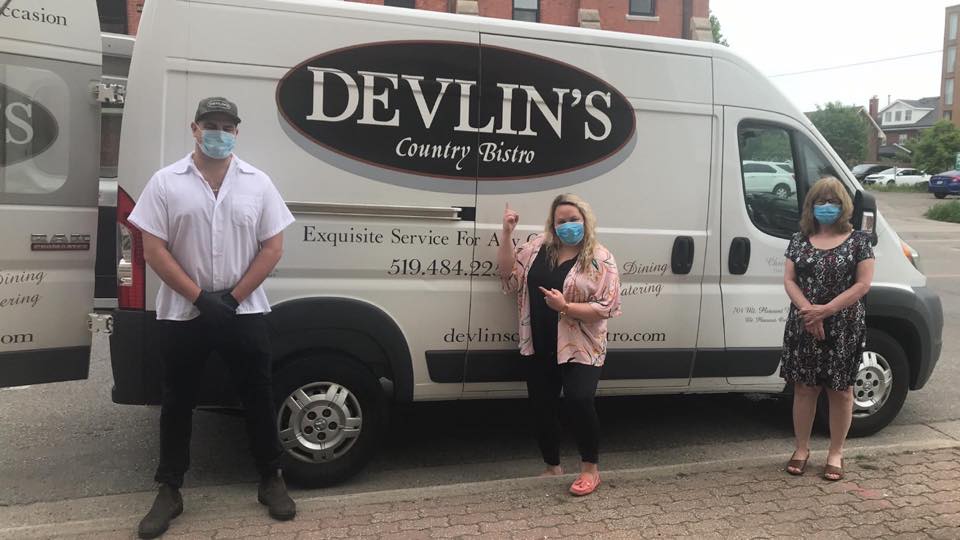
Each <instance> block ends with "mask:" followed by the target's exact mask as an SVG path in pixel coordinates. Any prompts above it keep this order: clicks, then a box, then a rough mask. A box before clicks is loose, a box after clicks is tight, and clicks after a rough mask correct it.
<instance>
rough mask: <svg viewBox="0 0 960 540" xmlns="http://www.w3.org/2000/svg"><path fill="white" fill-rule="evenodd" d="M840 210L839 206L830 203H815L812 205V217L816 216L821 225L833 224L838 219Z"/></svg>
mask: <svg viewBox="0 0 960 540" xmlns="http://www.w3.org/2000/svg"><path fill="white" fill-rule="evenodd" d="M841 212H842V210H841V209H840V206H839V205H836V204H832V203H827V204H816V205H814V206H813V217H814V218H816V219H817V221H819V222H820V224H821V225H833V224H834V223H836V222H837V220H838V219H840V213H841Z"/></svg>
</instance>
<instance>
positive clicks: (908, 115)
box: [903, 111, 913, 122]
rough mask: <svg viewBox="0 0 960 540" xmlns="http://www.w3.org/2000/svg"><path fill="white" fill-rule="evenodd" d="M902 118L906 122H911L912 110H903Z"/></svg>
mask: <svg viewBox="0 0 960 540" xmlns="http://www.w3.org/2000/svg"><path fill="white" fill-rule="evenodd" d="M903 119H904V120H905V121H907V122H913V111H904V112H903Z"/></svg>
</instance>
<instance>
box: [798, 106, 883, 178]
mask: <svg viewBox="0 0 960 540" xmlns="http://www.w3.org/2000/svg"><path fill="white" fill-rule="evenodd" d="M807 116H809V117H810V121H811V122H813V125H815V126H817V129H818V130H820V133H821V134H822V135H823V137H824V138H825V139H827V142H829V143H830V146H832V147H833V149H834V150H836V151H837V154H839V155H840V158H841V159H843V161H844V162H845V163H846V164H847V165H851V164H853V163H856V162H858V161H863V160H864V159H865V158H866V157H867V134H868V131H867V130H868V129H869V127H868V123H867V119H866V117H864V115H863V110H862V109H861V108H860V107H857V106H856V105H844V104H842V103H840V102H839V101H835V102H832V103H827V104H826V105H824V106H823V107H820V106H819V105H817V110H816V111H814V112H812V113H809V114H808V115H807Z"/></svg>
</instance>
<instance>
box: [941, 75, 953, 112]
mask: <svg viewBox="0 0 960 540" xmlns="http://www.w3.org/2000/svg"><path fill="white" fill-rule="evenodd" d="M943 104H944V105H946V106H947V107H952V106H953V79H947V82H946V83H945V84H944V85H943Z"/></svg>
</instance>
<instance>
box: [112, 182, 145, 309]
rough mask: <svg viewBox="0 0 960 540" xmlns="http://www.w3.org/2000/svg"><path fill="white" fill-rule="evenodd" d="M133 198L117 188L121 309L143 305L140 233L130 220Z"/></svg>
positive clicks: (141, 236) (143, 273)
mask: <svg viewBox="0 0 960 540" xmlns="http://www.w3.org/2000/svg"><path fill="white" fill-rule="evenodd" d="M133 204H134V203H133V199H131V198H130V195H127V192H126V191H124V190H123V189H122V188H118V189H117V229H118V232H119V234H118V239H119V241H120V260H119V261H117V305H118V306H119V307H120V309H145V308H146V303H145V301H144V298H145V294H144V291H145V290H146V269H147V263H146V260H144V258H143V235H141V234H140V231H139V230H138V229H137V228H136V227H134V225H133V224H132V223H130V221H128V220H127V218H128V217H130V213H131V212H133Z"/></svg>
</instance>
